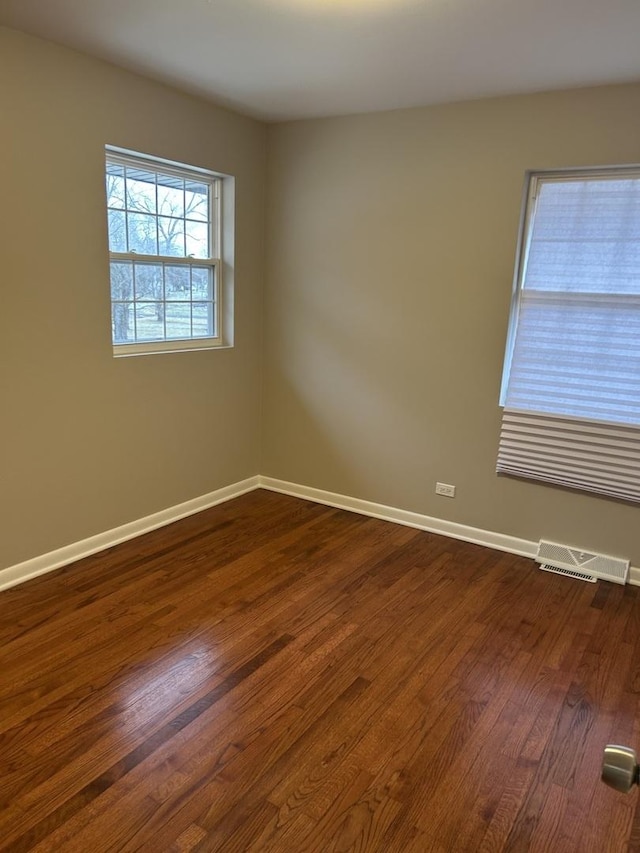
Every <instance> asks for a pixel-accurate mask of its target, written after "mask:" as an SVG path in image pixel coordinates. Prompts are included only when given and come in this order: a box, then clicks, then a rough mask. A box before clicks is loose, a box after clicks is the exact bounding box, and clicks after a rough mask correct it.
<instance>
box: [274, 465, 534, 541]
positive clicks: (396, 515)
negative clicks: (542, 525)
mask: <svg viewBox="0 0 640 853" xmlns="http://www.w3.org/2000/svg"><path fill="white" fill-rule="evenodd" d="M260 487H261V488H262V489H268V490H269V491H271V492H280V493H281V494H285V495H291V496H292V497H296V498H304V499H305V500H309V501H315V503H320V504H326V505H327V506H334V507H337V508H338V509H346V510H349V511H351V512H357V513H360V514H361V515H368V516H371V517H372V518H381V519H383V520H384V521H393V522H395V523H396V524H403V525H405V526H406V527H416V528H418V530H426V531H428V532H429V533H440V534H441V535H442V536H449V537H450V538H451V539H462V540H463V541H464V542H473V543H474V544H475V545H485V546H486V547H487V548H494V549H495V550H497V551H507V552H508V553H510V554H519V555H520V556H521V557H533V556H535V554H536V552H537V550H538V544H537V542H530V541H529V540H527V539H518V538H517V537H515V536H507V535H505V534H504V533H494V532H492V531H490V530H481V529H480V528H478V527H469V526H468V525H466V524H458V523H457V522H455V521H445V520H444V519H442V518H434V517H432V516H430V515H421V514H420V513H417V512H409V511H408V510H405V509H397V508H396V507H392V506H385V505H384V504H378V503H373V502H372V501H363V500H361V499H360V498H351V497H348V496H347V495H339V494H336V493H335V492H325V491H323V490H322V489H312V488H310V487H309V486H300V485H298V484H297V483H288V482H286V481H284V480H275V479H273V478H272V477H260Z"/></svg>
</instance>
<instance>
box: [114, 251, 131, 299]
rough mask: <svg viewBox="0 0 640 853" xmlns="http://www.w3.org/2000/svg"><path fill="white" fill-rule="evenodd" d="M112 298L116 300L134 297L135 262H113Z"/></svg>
mask: <svg viewBox="0 0 640 853" xmlns="http://www.w3.org/2000/svg"><path fill="white" fill-rule="evenodd" d="M111 298H112V299H113V300H114V301H118V300H123V299H124V300H130V299H133V264H132V263H129V262H127V261H112V262H111Z"/></svg>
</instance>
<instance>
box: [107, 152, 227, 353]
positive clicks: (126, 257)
mask: <svg viewBox="0 0 640 853" xmlns="http://www.w3.org/2000/svg"><path fill="white" fill-rule="evenodd" d="M109 164H114V165H119V166H125V167H130V168H137V169H147V170H149V171H157V172H159V173H162V174H164V175H169V176H175V177H178V178H180V179H183V180H188V181H189V180H191V181H195V182H198V183H201V184H207V185H208V186H209V205H210V208H209V227H210V231H209V235H208V236H209V247H210V251H209V256H208V257H206V258H196V257H194V256H192V255H189V256H185V257H182V256H175V255H161V254H157V255H155V254H152V255H147V254H142V253H137V252H114V251H111V249H109V270H111V263H112V262H113V261H124V262H133V263H152V264H156V265H162V266H164V265H169V266H182V265H183V266H185V267H189V268H191V267H209V268H210V269H211V272H212V279H213V301H212V305H213V308H212V310H213V326H214V331H215V334H214V335H212V336H207V337H195V336H194V337H189V338H176V339H160V340H151V341H134V342H131V343H116V342H115V341H114V340H113V331H112V335H111V341H112V347H113V355H114V356H115V357H121V356H131V355H151V354H155V353H166V352H180V351H193V350H204V349H216V348H220V347H224V346H228V345H229V342H228V335H227V329H226V328H223V324H224V318H225V308H226V306H225V305H223V300H224V294H225V287H224V286H223V266H224V264H223V245H222V244H223V199H222V197H223V184H224V183H225V182H226V181H227V180H231V179H229V178H228V176H225V175H221V174H219V173H216V172H212V171H210V170H207V169H201V168H198V167H195V166H186V165H183V164H182V163H177V162H175V161H172V160H165V159H162V158H159V157H154V156H152V155H148V154H141V153H138V152H133V151H129V150H127V149H122V148H116V147H114V146H109V145H107V146H106V147H105V174H106V166H107V165H109ZM107 202H108V200H107ZM105 209H106V212H107V214H108V212H109V210H110V209H111V208H109V207H108V206H107V204H106V205H105ZM157 215H158V214H156V216H157ZM108 236H109V235H107V237H108ZM161 301H162V302H163V304H164V305H165V306H166V305H167V304H168V303H167V302H166V301H164V300H161ZM110 305H111V306H112V305H113V299H112V298H111V297H110ZM134 310H135V309H134ZM110 325H111V324H110Z"/></svg>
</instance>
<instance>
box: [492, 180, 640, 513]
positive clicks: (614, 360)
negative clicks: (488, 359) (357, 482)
mask: <svg viewBox="0 0 640 853" xmlns="http://www.w3.org/2000/svg"><path fill="white" fill-rule="evenodd" d="M501 404H502V405H503V406H504V407H505V408H504V415H503V425H502V431H501V436H500V448H499V454H498V468H497V470H498V472H499V473H503V474H512V475H515V476H519V477H528V478H532V479H536V480H542V481H546V482H550V483H555V484H559V485H563V486H568V487H570V488H576V489H582V490H586V491H590V492H595V493H599V494H604V495H608V496H610V497H615V498H620V499H623V500H632V501H640V167H615V168H607V169H577V170H571V171H564V172H536V173H530V174H529V175H528V177H527V187H526V193H525V203H524V211H523V217H522V226H521V233H520V238H519V246H518V256H517V262H516V274H515V281H514V294H513V300H512V310H511V319H510V325H509V334H508V343H507V353H506V358H505V367H504V375H503V385H502V396H501Z"/></svg>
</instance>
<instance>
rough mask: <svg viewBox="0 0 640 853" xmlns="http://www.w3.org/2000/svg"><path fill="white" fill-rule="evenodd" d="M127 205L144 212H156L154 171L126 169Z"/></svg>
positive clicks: (131, 208) (130, 208)
mask: <svg viewBox="0 0 640 853" xmlns="http://www.w3.org/2000/svg"><path fill="white" fill-rule="evenodd" d="M127 207H128V208H129V210H139V211H141V212H144V213H155V212H156V176H155V172H148V171H146V170H145V169H127Z"/></svg>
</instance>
